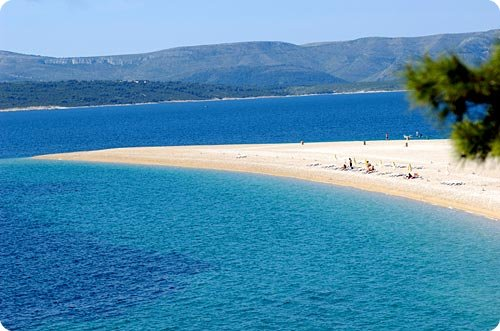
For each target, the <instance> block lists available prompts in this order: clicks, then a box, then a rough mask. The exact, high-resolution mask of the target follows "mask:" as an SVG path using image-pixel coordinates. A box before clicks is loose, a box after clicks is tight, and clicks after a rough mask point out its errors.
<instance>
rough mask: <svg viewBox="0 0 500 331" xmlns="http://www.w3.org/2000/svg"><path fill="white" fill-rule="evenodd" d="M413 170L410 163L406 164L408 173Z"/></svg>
mask: <svg viewBox="0 0 500 331" xmlns="http://www.w3.org/2000/svg"><path fill="white" fill-rule="evenodd" d="M412 170H413V168H412V167H411V163H408V172H412Z"/></svg>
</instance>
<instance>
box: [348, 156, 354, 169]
mask: <svg viewBox="0 0 500 331" xmlns="http://www.w3.org/2000/svg"><path fill="white" fill-rule="evenodd" d="M349 168H351V169H352V168H353V167H352V159H351V158H349Z"/></svg>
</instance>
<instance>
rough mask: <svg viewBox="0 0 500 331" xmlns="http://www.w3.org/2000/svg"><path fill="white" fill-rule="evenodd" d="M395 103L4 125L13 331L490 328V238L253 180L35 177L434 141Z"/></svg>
mask: <svg viewBox="0 0 500 331" xmlns="http://www.w3.org/2000/svg"><path fill="white" fill-rule="evenodd" d="M425 112H426V111H425V110H421V109H416V110H411V105H410V103H409V102H408V100H407V97H406V95H405V93H374V94H352V95H323V96H309V97H287V98H269V99H251V100H228V101H217V102H186V103H165V104H155V105H136V106H115V107H96V108H80V109H71V110H50V111H26V112H9V113H0V158H1V159H0V321H1V323H2V324H3V325H4V326H5V327H6V328H7V329H8V330H485V331H486V330H487V331H489V330H492V329H493V328H494V327H495V326H496V325H497V324H498V322H499V320H500V304H499V302H500V277H499V275H500V262H499V261H500V222H496V221H492V220H489V219H486V218H483V217H479V216H474V215H471V214H467V213H464V212H460V211H457V210H453V209H447V208H442V207H437V206H432V205H428V204H423V203H420V202H415V201H411V200H407V199H403V198H396V197H389V196H386V195H382V194H377V193H370V192H364V191H360V190H356V189H350V188H341V187H336V186H331V185H324V184H318V183H310V182H306V181H300V180H295V179H285V178H275V177H270V176H264V175H254V174H241V173H231V172H220V171H208V170H193V169H190V170H187V169H179V168H169V167H155V166H134V165H118V164H108V165H104V164H90V163H70V162H57V161H40V160H33V159H30V158H29V156H33V155H40V154H47V153H56V152H67V151H79V150H92V149H102V148H112V147H128V146H159V145H198V144H235V143H238V144H240V143H298V142H299V141H301V140H303V141H305V142H306V143H309V142H315V141H318V142H319V141H344V140H380V139H385V134H386V133H388V134H389V136H390V138H391V139H401V138H402V137H403V135H411V134H415V132H416V131H419V133H421V134H422V135H423V138H420V139H428V138H429V139H430V138H432V139H436V138H437V139H439V138H444V137H446V136H447V134H448V129H447V128H446V127H435V126H433V125H432V124H431V122H432V121H430V120H429V117H428V116H427V115H425Z"/></svg>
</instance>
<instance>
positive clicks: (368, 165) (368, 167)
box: [342, 158, 375, 174]
mask: <svg viewBox="0 0 500 331" xmlns="http://www.w3.org/2000/svg"><path fill="white" fill-rule="evenodd" d="M348 169H354V166H353V165H352V159H351V158H349V166H347V164H346V163H345V162H344V165H343V166H342V170H348ZM374 171H375V166H374V165H373V164H371V163H370V161H368V160H367V161H366V173H368V174H369V173H372V172H374Z"/></svg>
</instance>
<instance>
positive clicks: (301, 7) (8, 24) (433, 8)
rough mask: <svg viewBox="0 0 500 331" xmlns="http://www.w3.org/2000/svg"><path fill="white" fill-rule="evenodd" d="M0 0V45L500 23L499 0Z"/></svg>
mask: <svg viewBox="0 0 500 331" xmlns="http://www.w3.org/2000/svg"><path fill="white" fill-rule="evenodd" d="M495 1H496V2H497V3H498V5H497V4H495V3H494V1H492V0H302V1H297V0H248V1H238V0H9V1H6V0H0V6H2V4H3V6H2V7H1V10H0V50H8V51H13V52H18V53H26V54H36V55H47V56H57V57H64V56H93V55H114V54H131V53H144V52H149V51H156V50H161V49H166V48H172V47H178V46H190V45H202V44H217V43H227V42H241V41H257V40H259V41H262V40H266V41H269V40H270V41H285V42H291V43H294V44H305V43H310V42H321V41H339V40H350V39H356V38H361V37H370V36H380V37H412V36H422V35H431V34H439V33H459V32H473V31H486V30H491V29H498V28H500V8H499V7H500V0H495Z"/></svg>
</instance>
